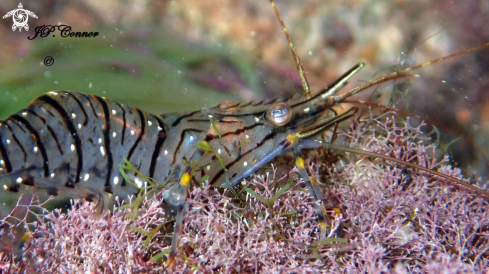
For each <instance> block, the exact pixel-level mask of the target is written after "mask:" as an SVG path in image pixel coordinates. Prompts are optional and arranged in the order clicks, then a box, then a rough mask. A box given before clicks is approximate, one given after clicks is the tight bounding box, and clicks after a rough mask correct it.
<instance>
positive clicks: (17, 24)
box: [3, 3, 37, 31]
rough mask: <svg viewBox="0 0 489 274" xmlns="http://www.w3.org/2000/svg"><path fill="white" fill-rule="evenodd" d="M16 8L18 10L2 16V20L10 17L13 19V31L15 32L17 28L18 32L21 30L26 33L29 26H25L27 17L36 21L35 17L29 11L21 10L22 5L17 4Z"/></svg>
mask: <svg viewBox="0 0 489 274" xmlns="http://www.w3.org/2000/svg"><path fill="white" fill-rule="evenodd" d="M18 7H19V8H18V9H15V10H11V11H9V12H7V14H5V15H4V16H3V19H5V18H7V17H10V16H12V18H13V19H14V24H13V25H12V30H13V31H15V30H16V29H17V28H18V29H19V31H22V28H24V29H25V30H26V31H28V30H29V25H27V21H28V20H29V16H32V17H34V18H36V19H37V15H35V14H34V13H33V12H32V11H30V10H25V9H23V6H22V3H19V6H18Z"/></svg>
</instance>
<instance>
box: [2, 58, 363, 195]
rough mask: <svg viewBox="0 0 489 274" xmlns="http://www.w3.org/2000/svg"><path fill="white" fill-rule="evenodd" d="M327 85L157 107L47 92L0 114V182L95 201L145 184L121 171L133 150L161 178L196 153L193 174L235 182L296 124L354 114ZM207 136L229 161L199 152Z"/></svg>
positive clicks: (172, 175)
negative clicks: (287, 93) (282, 98)
mask: <svg viewBox="0 0 489 274" xmlns="http://www.w3.org/2000/svg"><path fill="white" fill-rule="evenodd" d="M362 66H363V64H362V63H361V64H359V65H357V66H356V67H355V68H354V69H353V70H352V71H350V72H349V73H347V74H346V75H347V76H346V77H348V78H349V77H350V76H351V75H352V74H353V73H354V72H356V71H358V70H359V69H360V68H361V67H362ZM344 83H346V80H344V81H343V82H342V83H340V85H344ZM328 93H331V90H325V91H324V92H323V93H319V94H317V95H316V96H314V97H312V98H308V96H300V97H297V98H295V99H294V98H292V99H290V100H288V101H287V102H286V103H284V102H277V101H274V102H270V103H257V104H253V103H249V104H246V105H239V104H234V103H231V102H225V103H222V104H220V105H219V106H217V107H214V108H209V109H204V110H199V111H194V112H190V113H185V114H181V113H178V114H177V113H171V114H164V115H161V116H157V115H153V114H149V113H146V112H144V111H142V110H139V109H136V108H133V107H130V106H126V105H122V104H120V103H117V102H114V101H111V100H109V99H105V98H101V97H98V96H95V95H86V94H83V93H78V92H68V91H56V92H49V93H47V94H45V95H42V96H40V97H38V98H36V99H35V100H34V101H33V102H32V103H31V104H30V105H29V106H28V107H27V108H25V109H23V110H21V111H19V112H18V113H17V114H14V115H11V116H10V117H8V118H7V119H6V120H4V121H2V122H1V124H0V138H1V142H0V157H1V158H0V159H1V162H0V164H1V165H0V182H1V184H2V185H3V186H4V188H6V189H8V190H10V191H14V192H17V191H20V190H21V188H22V187H23V185H25V186H31V187H34V188H39V189H45V190H46V191H47V193H48V194H51V195H58V194H62V193H63V194H67V195H70V196H73V197H83V198H85V199H86V200H89V201H91V200H99V199H100V198H102V197H103V196H105V194H106V193H111V194H114V195H116V196H120V197H127V196H128V195H132V194H137V193H138V191H139V189H137V188H136V187H134V186H133V185H131V184H128V183H127V182H125V180H124V179H123V177H122V176H121V174H120V171H119V167H118V166H119V165H120V164H124V159H127V160H128V161H129V162H130V163H131V164H132V165H133V166H134V167H136V168H137V169H138V170H139V171H140V172H141V173H142V174H144V175H145V176H148V177H150V178H152V179H154V181H157V182H167V181H178V179H179V178H180V177H181V176H182V173H183V172H185V171H186V169H188V167H189V166H190V165H189V164H188V163H191V162H197V161H198V162H199V167H198V172H195V173H194V174H193V179H194V180H196V181H200V180H201V179H202V178H203V177H204V176H206V177H208V178H209V183H210V184H212V185H214V186H234V185H236V184H237V183H239V182H240V181H241V180H242V179H244V178H246V177H247V176H249V175H251V174H252V173H254V171H256V170H257V169H258V168H260V167H261V166H263V165H264V164H265V163H267V162H268V161H270V160H271V159H273V158H275V157H276V156H277V155H279V154H281V153H282V152H283V151H285V150H286V148H287V147H289V146H290V145H291V144H293V143H294V140H292V139H290V136H292V135H291V134H292V133H299V132H300V134H301V135H302V136H300V138H305V137H308V136H309V135H311V132H310V131H311V130H313V131H314V132H312V134H315V133H318V132H320V131H322V129H324V128H325V127H327V126H329V125H331V124H334V123H337V122H338V121H340V120H342V119H345V118H347V117H350V116H351V115H352V114H353V112H354V111H349V112H346V113H345V114H343V115H339V116H337V115H335V113H334V112H332V111H330V109H329V108H330V107H331V106H332V105H334V104H336V102H335V100H334V97H331V96H329V94H328ZM325 95H327V96H325ZM288 136H289V139H287V137H288ZM200 141H205V142H207V143H208V144H209V145H210V147H211V148H212V150H213V152H214V153H215V154H217V155H219V158H220V159H222V162H221V161H220V160H219V159H218V157H216V155H215V154H214V155H208V156H206V157H204V158H202V159H201V157H202V155H204V153H203V151H202V150H200V149H198V148H197V144H198V143H199V142H200ZM129 176H131V174H129ZM132 176H133V181H135V182H136V183H137V184H140V185H141V186H142V184H143V183H144V182H143V181H142V179H141V178H137V175H136V174H132Z"/></svg>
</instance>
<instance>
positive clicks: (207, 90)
mask: <svg viewBox="0 0 489 274" xmlns="http://www.w3.org/2000/svg"><path fill="white" fill-rule="evenodd" d="M18 4H19V2H18V1H11V0H6V1H2V2H0V14H1V15H2V16H3V15H4V14H6V13H7V12H9V11H11V10H13V9H17V6H18ZM22 4H23V7H24V9H27V10H30V11H32V12H33V13H35V14H36V15H37V16H38V19H35V18H32V17H31V18H29V21H28V24H29V27H30V29H29V31H28V32H26V31H25V30H22V31H21V32H19V31H18V30H17V31H15V32H13V31H12V24H13V20H12V17H10V18H5V19H3V20H1V22H0V41H2V42H1V43H0V119H4V118H6V117H7V116H8V115H10V114H13V113H14V112H16V111H18V110H20V109H21V108H23V107H25V106H26V105H27V104H28V103H29V102H30V101H31V100H32V99H34V98H35V97H36V96H38V95H40V94H42V93H45V92H48V91H52V90H76V91H80V92H85V93H94V94H98V95H102V96H105V97H108V98H111V99H114V100H117V101H120V102H122V103H126V104H130V105H133V106H136V107H139V108H141V109H144V110H147V111H150V112H153V113H165V112H173V111H184V110H195V109H200V108H202V107H211V106H214V105H216V104H218V103H219V102H221V101H224V100H232V101H243V102H246V101H250V100H258V99H264V98H276V97H282V98H286V97H288V96H290V95H292V94H295V93H298V92H301V85H300V79H299V76H298V74H297V70H296V68H295V64H294V62H293V59H292V56H291V54H290V49H289V47H288V44H287V42H286V39H285V36H284V34H283V32H282V28H281V27H280V25H279V23H278V20H277V18H276V15H275V13H274V11H273V9H272V8H271V6H270V3H269V1H268V0H214V1H197V0H178V1H152V0H148V1H143V0H126V1H114V0H109V1H96V0H73V1H57V0H45V1H22ZM276 4H277V7H278V9H279V10H280V12H281V14H282V17H283V19H284V21H285V24H286V26H287V28H288V30H289V32H290V34H291V37H292V39H293V42H294V45H295V47H296V49H297V52H298V54H299V56H300V58H301V60H302V62H303V66H304V68H305V70H306V71H307V78H308V79H309V82H310V84H311V90H313V91H317V90H319V89H320V88H322V87H324V86H326V85H327V84H328V83H331V82H332V81H334V80H335V79H336V78H337V77H338V76H340V75H341V74H342V73H343V72H345V71H346V70H348V69H349V68H350V67H352V66H353V65H354V64H356V63H357V62H358V61H361V60H364V61H367V62H368V63H369V65H368V66H367V67H366V68H365V69H364V70H362V72H361V73H360V74H359V76H357V77H355V78H354V79H353V80H352V83H351V86H353V85H359V84H361V83H364V82H366V81H368V80H370V79H372V78H373V77H375V76H379V75H382V74H385V73H387V72H390V71H394V70H396V69H397V68H399V67H408V66H411V65H413V64H418V63H422V62H425V61H429V60H431V59H434V58H437V57H441V56H444V55H447V54H450V53H454V52H457V51H461V50H464V49H467V48H470V47H473V46H476V45H479V44H482V43H485V42H489V28H487V27H486V23H487V22H488V20H489V2H487V1H484V0H475V1H450V2H449V1H443V0H436V1H401V0H399V1H375V0H363V1H362V0H350V1H341V3H338V1H318V0H301V1H297V0H296V1H292V0H277V2H276ZM57 24H65V25H69V26H71V27H72V30H73V31H75V32H99V36H98V37H96V38H62V37H60V35H59V32H55V33H53V34H55V37H52V36H49V37H45V38H41V37H38V38H36V39H34V40H28V39H27V37H28V36H33V34H34V29H35V27H37V26H40V25H57ZM46 56H52V57H53V58H54V64H53V65H52V66H49V67H48V66H45V65H44V64H43V59H44V58H45V57H46ZM418 73H419V74H420V75H421V76H422V78H421V79H417V80H415V81H414V82H413V83H412V85H406V84H405V85H403V86H402V85H399V86H397V87H396V88H397V89H398V91H399V92H395V93H396V94H397V96H401V97H403V99H402V102H401V103H400V104H399V105H398V106H399V107H400V108H402V109H404V110H408V111H410V112H413V113H415V114H418V115H421V116H424V117H428V118H429V119H433V120H435V121H437V122H440V123H443V124H444V125H446V127H448V128H450V129H452V130H454V131H457V132H459V133H460V134H462V135H464V136H466V137H468V138H470V139H472V140H474V141H475V142H476V143H477V144H478V145H479V146H480V147H482V148H483V150H484V153H485V154H486V155H487V154H489V149H488V147H489V138H488V135H489V100H488V98H487V97H488V96H489V90H488V88H489V50H487V49H485V50H480V51H477V52H473V53H470V54H466V55H463V56H460V57H457V58H453V59H450V60H447V61H444V62H442V63H440V64H436V65H433V66H430V67H428V68H426V69H423V70H420V71H418ZM392 90H393V89H392V88H391V89H389V90H388V91H387V92H391V91H392ZM365 96H368V94H367V93H366V94H364V95H363V97H365ZM360 97H362V96H360ZM384 97H385V96H384ZM388 97H389V96H386V98H388ZM379 100H381V99H379ZM380 102H382V103H384V104H385V103H387V101H386V100H383V101H382V100H381V101H380ZM427 130H430V129H427ZM443 136H444V137H443V138H440V139H439V140H438V141H440V144H441V147H444V146H443V144H448V143H450V142H451V141H453V140H455V138H456V137H455V136H453V135H450V134H448V135H447V134H444V135H443ZM448 148H449V151H450V152H451V153H452V155H453V156H452V159H454V161H456V162H454V163H455V164H456V165H458V166H463V167H464V168H465V170H467V171H470V172H469V175H472V176H476V177H477V176H480V175H483V174H484V172H486V171H487V169H488V168H487V166H486V165H485V163H484V161H483V160H481V159H482V157H481V154H480V153H478V152H477V151H476V150H475V149H474V147H473V146H471V145H470V144H469V143H467V142H465V141H463V140H461V141H457V142H454V143H453V144H451V145H450V146H449V147H448Z"/></svg>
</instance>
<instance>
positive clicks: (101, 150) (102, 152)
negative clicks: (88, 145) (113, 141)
mask: <svg viewBox="0 0 489 274" xmlns="http://www.w3.org/2000/svg"><path fill="white" fill-rule="evenodd" d="M100 153H101V154H102V156H105V148H104V147H103V146H100Z"/></svg>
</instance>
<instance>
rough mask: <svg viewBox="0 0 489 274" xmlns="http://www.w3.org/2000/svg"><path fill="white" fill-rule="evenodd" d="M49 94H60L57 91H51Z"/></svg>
mask: <svg viewBox="0 0 489 274" xmlns="http://www.w3.org/2000/svg"><path fill="white" fill-rule="evenodd" d="M49 94H51V95H58V93H57V92H55V91H51V92H49Z"/></svg>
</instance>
